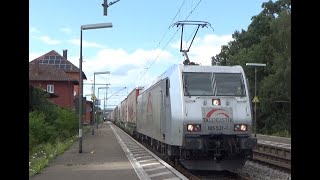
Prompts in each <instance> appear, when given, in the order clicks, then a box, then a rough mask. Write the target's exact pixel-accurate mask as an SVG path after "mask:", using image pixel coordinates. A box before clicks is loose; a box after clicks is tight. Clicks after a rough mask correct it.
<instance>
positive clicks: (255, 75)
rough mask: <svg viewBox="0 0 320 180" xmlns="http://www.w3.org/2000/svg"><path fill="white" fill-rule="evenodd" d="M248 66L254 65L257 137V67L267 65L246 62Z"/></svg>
mask: <svg viewBox="0 0 320 180" xmlns="http://www.w3.org/2000/svg"><path fill="white" fill-rule="evenodd" d="M246 66H252V67H254V98H253V99H254V101H253V102H254V132H255V133H254V137H257V101H256V99H257V67H265V66H266V64H263V63H246Z"/></svg>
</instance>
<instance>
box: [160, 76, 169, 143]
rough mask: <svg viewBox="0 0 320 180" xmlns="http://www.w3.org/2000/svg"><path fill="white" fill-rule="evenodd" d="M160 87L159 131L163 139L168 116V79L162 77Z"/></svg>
mask: <svg viewBox="0 0 320 180" xmlns="http://www.w3.org/2000/svg"><path fill="white" fill-rule="evenodd" d="M160 86H161V89H160V97H161V111H160V133H161V135H162V139H163V140H164V141H165V138H166V133H167V132H166V130H167V126H166V124H167V123H166V122H167V120H168V119H169V118H170V99H169V98H170V96H169V88H170V83H169V79H168V78H167V79H164V80H163V81H162V82H161V85H160Z"/></svg>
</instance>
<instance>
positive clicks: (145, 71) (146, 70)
mask: <svg viewBox="0 0 320 180" xmlns="http://www.w3.org/2000/svg"><path fill="white" fill-rule="evenodd" d="M184 2H185V1H183V2H182V5H181V6H180V8H179V10H178V12H177V13H176V15H175V17H174V18H173V20H172V22H173V21H174V19H175V18H176V17H177V15H178V13H179V12H180V11H181V8H182V6H183V4H184ZM200 2H201V0H200V1H199V2H198V3H197V5H196V6H195V7H194V8H193V9H192V10H191V11H190V12H189V15H188V16H187V18H186V19H185V21H186V20H187V19H188V18H189V17H190V15H191V14H192V13H193V12H194V10H195V9H196V8H197V7H198V5H199V4H200ZM172 22H171V24H172ZM170 27H171V25H170V26H169V28H170ZM169 28H168V29H169ZM178 30H179V29H177V31H176V32H175V33H174V34H173V36H172V37H171V38H170V40H169V41H168V42H167V43H166V45H165V46H164V47H163V48H162V49H161V51H160V52H159V53H158V55H157V56H156V58H155V59H154V60H153V61H152V62H151V64H150V65H149V66H148V67H146V66H145V67H144V69H143V70H144V72H142V73H141V74H142V75H141V76H140V80H141V79H142V77H143V76H144V75H145V74H146V73H147V72H148V70H149V69H150V68H151V66H152V65H153V64H154V62H155V61H156V60H157V59H158V58H159V56H160V55H161V53H162V52H163V50H164V49H165V48H166V47H167V46H168V44H169V43H170V42H171V41H172V39H173V38H174V36H175V35H176V34H177V32H178ZM167 31H168V30H167ZM167 31H166V33H167ZM166 33H165V34H166ZM163 37H164V36H163ZM163 37H162V39H163ZM162 39H161V41H162ZM161 41H160V42H161ZM160 42H159V45H160ZM158 47H159V46H158Z"/></svg>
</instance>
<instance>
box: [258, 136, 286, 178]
mask: <svg viewBox="0 0 320 180" xmlns="http://www.w3.org/2000/svg"><path fill="white" fill-rule="evenodd" d="M253 153H254V154H253V161H255V162H259V163H262V164H265V165H269V166H271V167H273V168H276V169H279V170H282V171H285V172H288V173H291V145H289V144H284V143H275V142H271V141H263V140H260V141H258V145H257V148H256V149H254V150H253Z"/></svg>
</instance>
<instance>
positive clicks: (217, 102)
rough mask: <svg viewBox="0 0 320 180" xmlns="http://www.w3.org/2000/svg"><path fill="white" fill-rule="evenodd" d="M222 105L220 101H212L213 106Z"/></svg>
mask: <svg viewBox="0 0 320 180" xmlns="http://www.w3.org/2000/svg"><path fill="white" fill-rule="evenodd" d="M220 104H221V102H220V99H212V105H214V106H220Z"/></svg>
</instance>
